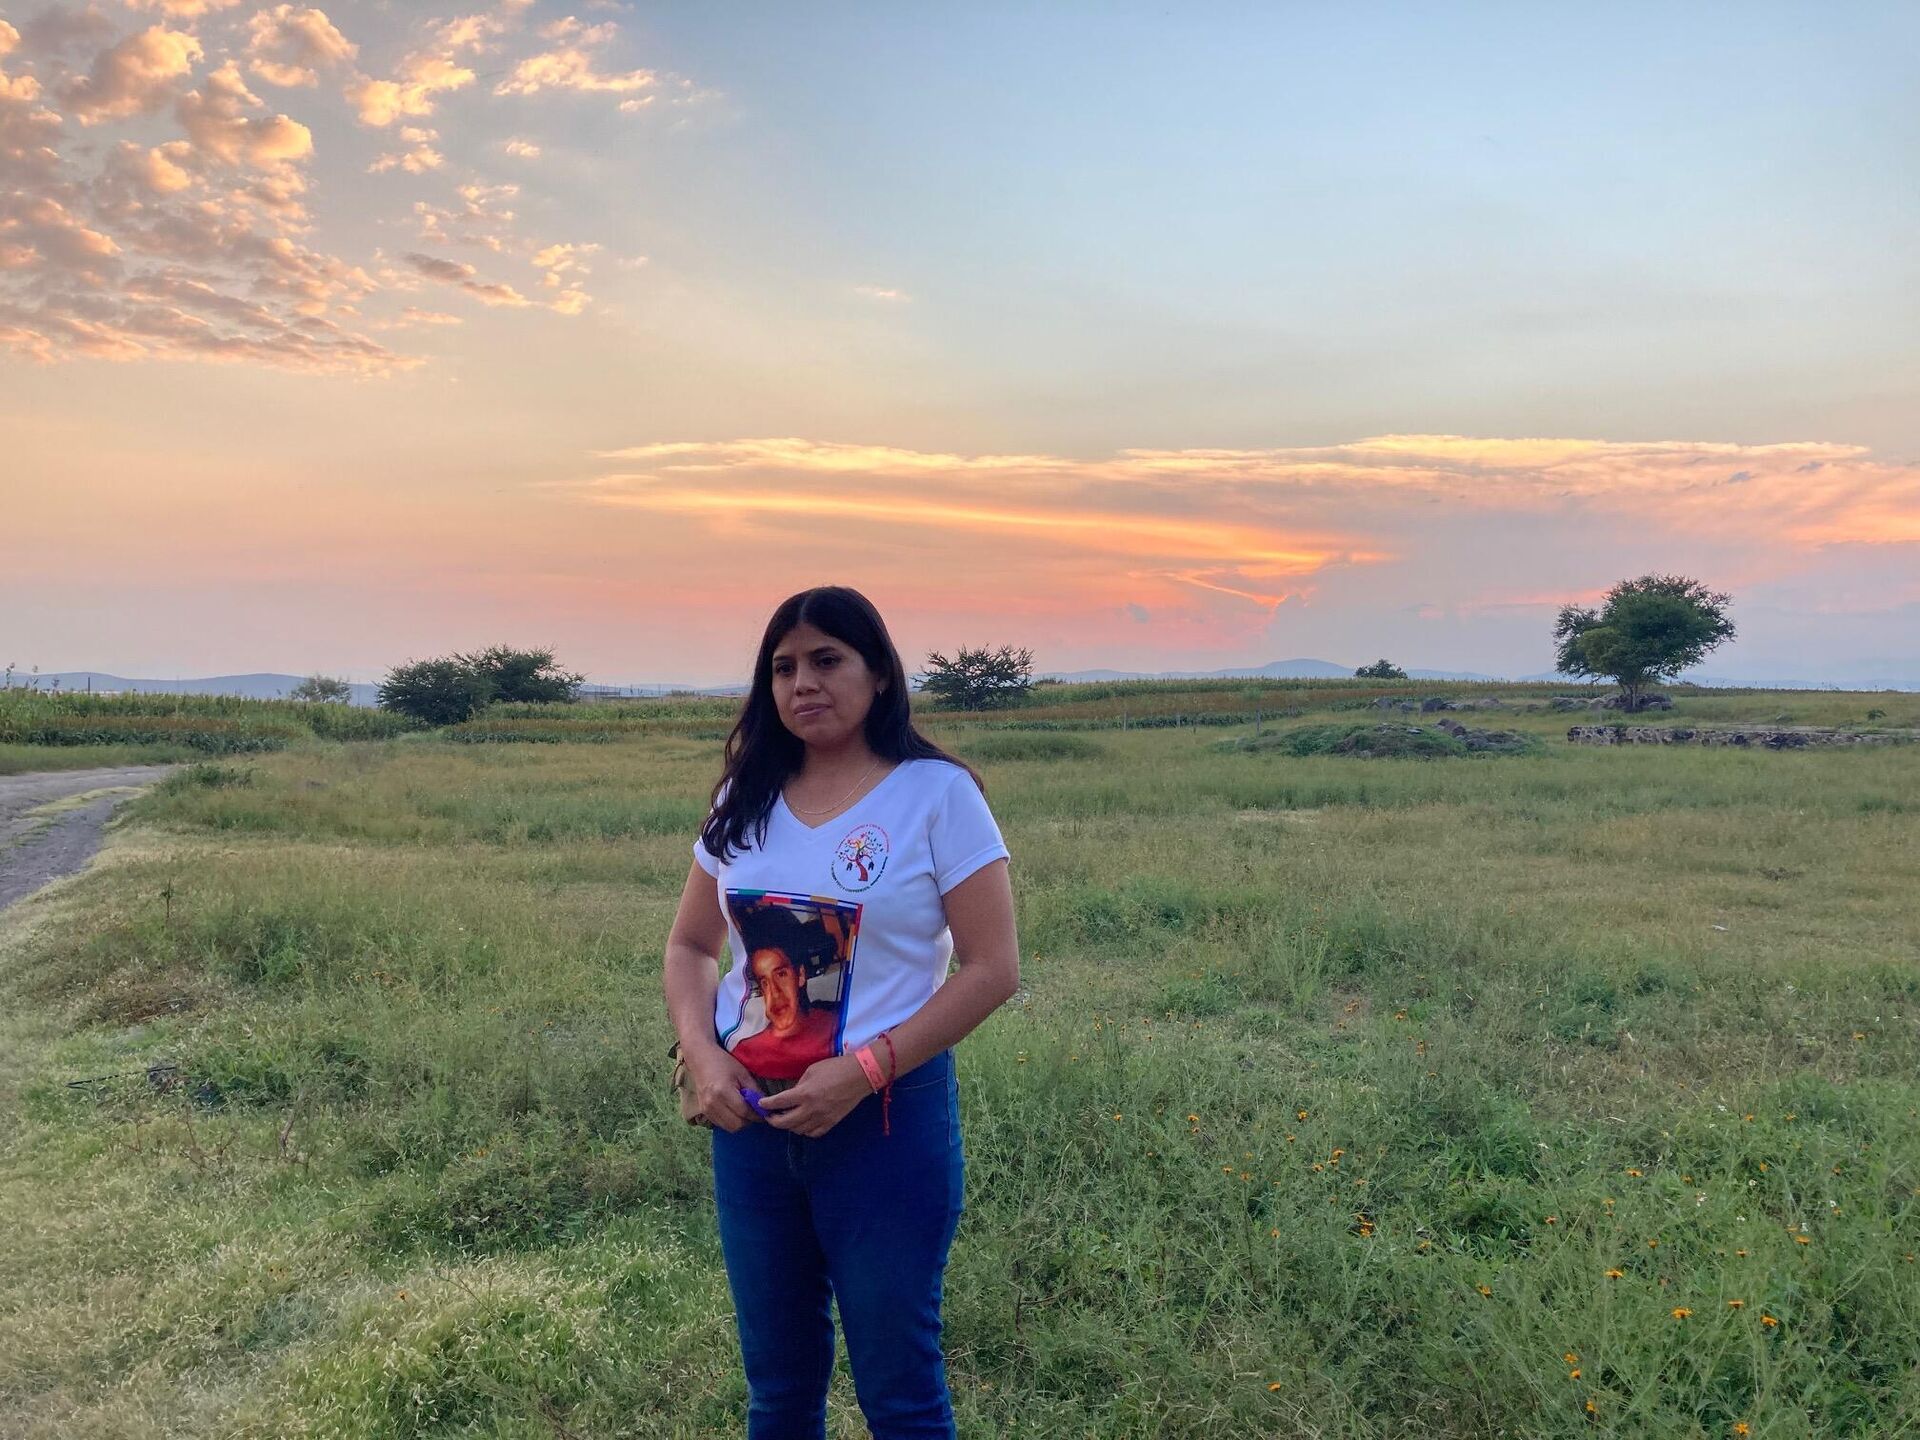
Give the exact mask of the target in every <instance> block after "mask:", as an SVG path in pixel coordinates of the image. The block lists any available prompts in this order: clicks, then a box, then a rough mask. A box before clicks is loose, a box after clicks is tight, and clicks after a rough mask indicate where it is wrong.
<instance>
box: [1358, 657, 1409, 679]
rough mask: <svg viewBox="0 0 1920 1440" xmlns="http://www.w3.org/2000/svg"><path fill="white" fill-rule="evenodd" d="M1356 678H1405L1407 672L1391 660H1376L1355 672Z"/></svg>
mask: <svg viewBox="0 0 1920 1440" xmlns="http://www.w3.org/2000/svg"><path fill="white" fill-rule="evenodd" d="M1353 675H1354V678H1355V679H1356V680H1404V679H1406V678H1407V672H1406V671H1404V670H1402V669H1401V668H1400V667H1399V666H1398V665H1396V664H1394V663H1393V662H1392V661H1391V660H1376V661H1374V662H1373V663H1372V664H1371V665H1362V666H1361V667H1360V668H1359V669H1358V670H1356V671H1354V672H1353Z"/></svg>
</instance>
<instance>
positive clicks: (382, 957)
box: [0, 682, 1920, 1440]
mask: <svg viewBox="0 0 1920 1440" xmlns="http://www.w3.org/2000/svg"><path fill="white" fill-rule="evenodd" d="M1486 693H1500V694H1503V695H1510V696H1524V695H1526V694H1532V695H1534V696H1535V697H1536V698H1537V697H1539V696H1543V695H1545V694H1546V693H1548V692H1547V691H1546V690H1542V689H1536V690H1534V691H1532V692H1526V691H1523V690H1521V689H1520V688H1519V687H1511V688H1499V689H1497V690H1495V689H1490V687H1487V686H1445V685H1440V686H1435V685H1430V684H1424V683H1418V684H1415V685H1413V686H1400V687H1395V686H1390V685H1366V684H1357V683H1356V684H1352V685H1342V684H1340V683H1337V682H1332V683H1330V682H1312V683H1310V684H1297V685H1290V686H1289V685H1278V686H1266V687H1261V688H1257V689H1252V688H1249V687H1248V686H1247V685H1245V684H1240V683H1234V684H1228V685H1218V684H1215V685H1210V686H1208V685H1197V684H1196V685H1188V686H1165V687H1154V686H1060V687H1047V688H1046V689H1045V690H1042V691H1041V692H1039V693H1038V694H1037V695H1036V699H1035V703H1034V704H1033V705H1032V706H1030V707H1027V708H1025V709H1022V710H1019V711H1012V712H1006V713H1003V714H998V715H988V716H981V717H973V716H968V717H945V716H940V715H928V716H925V717H923V723H924V726H925V728H926V729H927V730H928V732H929V733H930V734H932V735H933V736H934V737H935V738H936V739H938V740H939V741H940V742H941V743H942V744H944V745H947V746H949V747H950V748H951V749H953V750H954V751H955V752H956V753H959V754H961V755H963V756H965V757H967V758H968V759H970V760H972V761H973V762H974V763H975V764H976V765H977V766H978V767H979V769H980V770H981V771H982V773H983V774H984V775H985V777H986V779H987V782H988V788H989V799H990V802H991V804H992V805H993V808H994V811H995V813H996V815H997V816H998V818H999V820H1000V823H1001V826H1002V828H1003V830H1004V831H1005V833H1006V836H1007V840H1008V844H1009V846H1010V848H1011V849H1012V852H1013V857H1014V858H1013V865H1012V874H1013V882H1014V891H1015V898H1016V902H1017V904H1018V909H1019V919H1020V929H1021V941H1022V955H1023V977H1024V985H1023V989H1022V992H1021V994H1020V995H1019V996H1018V997H1017V998H1016V999H1015V1001H1013V1002H1011V1003H1010V1004H1009V1005H1007V1006H1006V1007H1004V1008H1003V1009H1002V1010H1001V1011H999V1012H998V1013H996V1014H995V1015H994V1016H993V1017H992V1018H991V1019H990V1020H989V1021H988V1022H987V1023H986V1024H985V1025H984V1026H982V1027H981V1028H980V1029H979V1030H978V1031H976V1032H975V1033H974V1034H973V1035H972V1036H971V1037H970V1038H969V1039H968V1040H967V1041H966V1042H965V1043H963V1044H962V1046H961V1047H960V1049H959V1052H958V1054H959V1062H960V1072H961V1105H962V1113H963V1121H964V1125H965V1133H966V1146H967V1167H968V1174H967V1203H968V1211H967V1215H966V1218H965V1220H964V1221H963V1223H962V1225H961V1229H960V1233H959V1238H958V1240H957V1241H956V1244H955V1248H954V1253H953V1259H952V1264H951V1267H950V1270H949V1272H948V1278H947V1287H946V1295H947V1299H946V1319H947V1348H948V1353H949V1357H950V1373H951V1380H952V1384H953V1391H954V1398H955V1404H956V1407H957V1409H958V1413H959V1417H960V1430H961V1434H962V1435H963V1436H999V1435H1031V1436H1036V1437H1051V1436H1073V1437H1079V1436H1091V1437H1101V1440H1106V1437H1146V1436H1209V1437H1211V1436H1326V1437H1336V1436H1337V1437H1355V1440H1358V1437H1386V1436H1394V1437H1405V1436H1433V1437H1467V1436H1474V1437H1478V1436H1487V1437H1493V1436H1509V1437H1523V1436H1526V1437H1533V1436H1538V1437H1551V1436H1574V1435H1599V1436H1619V1437H1629V1436H1630V1437H1722V1436H1733V1435H1740V1434H1751V1435H1754V1436H1766V1437H1793V1436H1814V1435H1818V1436H1869V1435H1870V1436H1900V1435H1920V1263H1916V1252H1920V884H1917V883H1916V877H1917V876H1920V746H1917V745H1892V746H1884V747H1870V748H1861V749H1858V750H1844V749H1841V750H1809V751H1800V752H1790V753H1779V754H1775V753H1765V752H1759V753H1753V752H1747V751H1741V750H1731V749H1695V748H1668V747H1642V746H1626V747H1617V748H1612V747H1609V748H1587V747H1575V746H1570V745H1568V744H1567V743H1566V742H1565V740H1564V738H1563V737H1564V735H1565V732H1566V728H1567V726H1568V725H1569V724H1570V723H1576V722H1580V721H1582V720H1584V719H1585V718H1587V717H1584V716H1582V715H1578V714H1574V715H1564V714H1553V713H1550V712H1527V713H1520V714H1511V715H1507V714H1501V713H1499V712H1483V713H1478V714H1473V715H1462V716H1460V717H1458V718H1461V719H1463V720H1465V721H1466V723H1468V724H1469V725H1472V726H1476V727H1482V726H1491V727H1501V728H1513V729H1516V730H1519V731H1522V732H1523V733H1525V734H1526V735H1528V736H1530V737H1532V739H1533V741H1534V742H1535V743H1534V744H1533V745H1532V747H1531V748H1530V750H1529V751H1528V753H1519V754H1511V755H1504V754H1503V755H1472V756H1457V757H1448V758H1438V759H1429V760H1419V759H1362V758H1354V757H1351V756H1343V755H1296V754H1291V753H1288V751H1287V749H1286V748H1285V747H1284V746H1282V745H1271V744H1269V745H1262V746H1260V747H1243V746H1240V745H1239V744H1238V743H1237V742H1239V741H1242V740H1244V739H1248V738H1251V737H1252V735H1253V731H1254V726H1255V723H1256V722H1255V719H1254V713H1253V712H1254V711H1256V710H1257V711H1258V712H1259V720H1258V724H1259V725H1260V727H1261V730H1262V735H1263V738H1264V737H1265V736H1268V735H1272V734H1274V733H1275V732H1276V731H1284V730H1286V729H1287V728H1288V727H1293V726H1307V725H1327V724H1334V723H1346V722H1350V721H1357V720H1362V719H1366V720H1372V719H1374V718H1385V717H1374V716H1371V715H1365V714H1361V713H1358V712H1360V711H1361V710H1363V709H1364V707H1365V706H1367V705H1368V704H1369V702H1370V701H1371V699H1372V698H1373V697H1375V696H1378V695H1381V694H1404V695H1410V696H1413V697H1415V698H1417V697H1418V696H1420V695H1428V694H1458V695H1467V694H1486ZM1676 694H1677V703H1676V708H1675V710H1674V712H1672V714H1671V716H1663V717H1658V718H1662V719H1667V718H1670V719H1672V720H1674V721H1675V722H1676V723H1698V722H1710V723H1720V722H1727V723H1732V722H1751V721H1765V722H1771V721H1774V720H1776V718H1777V717H1779V716H1781V715H1783V714H1790V715H1791V716H1792V717H1793V718H1794V720H1795V721H1796V722H1797V723H1803V724H1838V723H1846V724H1854V723H1875V724H1884V725H1887V726H1901V725H1905V726H1913V725H1920V696H1912V695H1844V694H1817V695H1808V694H1791V695H1788V694H1767V693H1764V692H1752V693H1738V694H1726V693H1719V692H1715V693H1713V694H1711V695H1700V694H1695V693H1690V692H1676ZM676 706H678V707H681V708H679V709H676ZM731 709H732V707H731V704H730V703H727V704H722V705H718V706H716V705H715V703H714V702H711V701H706V702H701V701H687V702H674V701H662V702H647V703H646V704H645V705H642V706H583V707H575V708H574V709H573V710H572V711H566V712H560V713H559V715H558V716H557V717H556V716H554V715H548V714H544V713H533V712H529V713H505V714H494V715H491V716H484V717H482V719H481V721H476V722H474V724H475V725H480V726H482V728H485V727H487V726H491V727H492V733H491V734H489V735H487V736H484V737H476V736H475V735H474V734H472V733H469V734H468V735H466V736H464V737H452V736H444V735H430V734H406V735H398V736H395V737H392V738H387V739H358V740H356V739H337V738H330V737H326V736H322V735H320V734H319V733H318V732H317V731H315V732H312V733H309V734H307V735H306V736H304V737H294V738H291V739H289V740H288V742H287V743H285V744H284V746H282V747H281V748H278V749H274V750H271V751H268V752H265V753H244V754H233V753H223V754H220V755H219V756H218V758H215V759H211V760H208V759H205V758H203V759H202V761H201V763H199V764H197V765H195V766H193V767H192V768H189V769H185V770H182V771H180V772H178V773H177V774H176V775H174V776H173V777H172V778H170V779H169V780H168V781H166V782H164V783H163V784H162V785H160V786H159V787H157V788H156V789H155V790H154V791H153V792H151V793H150V794H148V795H147V796H146V797H144V798H142V799H141V800H139V801H137V802H135V803H134V805H133V806H131V807H130V809H129V811H128V812H126V813H125V815H124V817H123V820H122V822H121V823H120V824H118V825H117V826H116V828H115V831H114V833H113V835H112V836H111V837H110V841H109V845H108V847H107V849H106V850H105V851H104V852H103V854H102V856H101V857H100V859H99V861H98V862H97V863H96V865H95V867H94V868H93V870H92V871H90V872H89V873H88V874H86V875H85V876H83V877H79V878H77V879H75V880H73V881H70V882H66V883H64V884H63V885H62V886H61V887H60V888H59V889H58V890H57V891H56V892H54V893H52V894H51V895H49V896H46V897H43V898H42V899H40V900H37V901H34V902H31V903H30V904H27V905H24V906H19V907H15V909H14V910H13V911H11V912H7V913H5V914H0V993H3V995H4V1006H0V1046H3V1047H4V1050H5V1053H6V1054H7V1055H8V1057H9V1063H8V1064H7V1065H6V1066H5V1067H4V1070H0V1225H3V1226H4V1227H5V1229H6V1231H7V1233H8V1236H9V1239H8V1243H7V1244H6V1245H5V1246H4V1247H0V1434H4V1435H8V1436H23V1437H43V1436H44V1437H54V1436H58V1437H62V1440H66V1437H109V1436H112V1437H122V1436H161V1435H167V1436H183V1435H194V1436H199V1435H206V1436H215V1435H218V1436H235V1437H262V1440H264V1437H280V1436H341V1437H346V1436H386V1437H412V1436H421V1437H425V1436H454V1435H488V1436H505V1437H527V1440H531V1437H576V1436H577V1437H587V1436H634V1437H668V1436H674V1437H693V1436H706V1435H727V1434H740V1433H743V1429H744V1422H743V1418H742V1417H743V1416H744V1405H745V1387H744V1382H743V1380H742V1378H741V1376H740V1373H739V1367H738V1358H737V1352H736V1350H735V1348H734V1335H733V1329H732V1316H731V1310H730V1306H729V1301H728V1297H727V1291H726V1282H725V1276H724V1272H723V1270H722V1267H721V1262H720V1253H719V1247H718V1243H717V1239H716V1235H715V1228H714V1224H713V1216H712V1199H711V1183H710V1178H709V1175H708V1165H707V1148H706V1146H707V1141H706V1136H705V1133H704V1132H701V1131H695V1130H691V1129H689V1128H688V1127H686V1126H684V1125H682V1124H681V1123H680V1122H679V1120H678V1118H677V1115H676V1113H675V1110H674V1106H673V1102H672V1097H671V1096H670V1095H669V1093H668V1091H667V1088H666V1073H667V1070H666V1067H667V1063H668V1062H667V1061H666V1058H665V1054H664V1052H665V1050H666V1047H667V1045H668V1043H669V1042H670V1040H671V1039H672V1034H671V1029H670V1027H669V1025H668V1023H667V1020H666V1017H665V1014H664V1010H663V1006H662V1003H661V999H660V993H659V968H660V951H661V946H662V944H663V941H664V938H665V935H666V930H667V926H668V924H669V921H670V919H671V916H672V913H673V910H674V907H675V903H676V900H677V897H678V895H679V892H680V888H681V885H682V883H683V882H684V880H685V877H686V874H687V870H688V866H689V864H690V860H691V845H692V842H693V837H694V834H695V831H696V829H697V827H698V824H699V822H700V820H701V818H702V816H703V815H704V813H705V802H706V796H707V792H708V789H709V787H710V785H711V783H712V780H713V778H714V776H715V772H716V766H717V757H718V752H719V743H718V736H719V735H720V734H721V733H723V732H724V729H725V726H726V724H727V722H728V719H729V717H730V714H731ZM1870 709H1876V710H1879V711H1881V712H1882V713H1881V714H1880V716H1878V717H1877V718H1875V719H1873V720H1872V721H1871V722H1869V717H1868V711H1869V710H1870ZM216 718H219V717H216ZM228 718H231V717H228ZM1392 718H1393V719H1394V720H1395V722H1396V723H1412V722H1414V721H1417V720H1419V719H1421V718H1422V717H1418V716H1411V717H1409V716H1394V717H1392ZM1424 718H1426V719H1427V720H1432V719H1434V718H1438V717H1432V716H1429V717H1424ZM274 723H275V724H282V723H285V724H288V725H290V724H291V723H292V722H291V720H289V719H287V718H286V717H281V718H279V719H276V720H275V721H274ZM530 727H531V729H533V730H537V731H540V732H541V733H538V734H530V733H527V732H528V731H529V728H530ZM568 727H572V728H571V729H569V728H568ZM309 730H310V731H311V730H312V727H309ZM510 732H511V733H510ZM0 738H5V737H3V736H0ZM456 738H465V739H469V740H472V739H475V738H485V739H493V740H497V739H509V740H528V739H534V740H541V741H545V742H546V743H466V744H460V743H450V742H451V741H452V740H453V739H456ZM569 741H590V742H592V743H567V742H569ZM63 748H64V749H65V753H66V754H68V755H79V754H82V753H85V752H84V751H83V750H81V749H76V748H71V747H63ZM101 763H113V762H101ZM876 1201H877V1203H884V1187H882V1188H880V1189H879V1190H877V1191H876ZM1742 1427H1745V1428H1742ZM829 1430H830V1433H831V1434H832V1435H834V1436H835V1437H842V1440H846V1437H855V1436H860V1435H864V1433H865V1431H864V1428H863V1426H862V1425H861V1423H860V1419H859V1414H858V1410H857V1408H856V1407H855V1405H854V1403H853V1396H852V1389H851V1385H850V1384H849V1383H848V1379H847V1375H846V1372H845V1367H844V1364H843V1365H842V1367H841V1370H840V1372H839V1374H838V1376H837V1378H836V1381H835V1391H834V1399H833V1407H832V1412H831V1416H830V1424H829Z"/></svg>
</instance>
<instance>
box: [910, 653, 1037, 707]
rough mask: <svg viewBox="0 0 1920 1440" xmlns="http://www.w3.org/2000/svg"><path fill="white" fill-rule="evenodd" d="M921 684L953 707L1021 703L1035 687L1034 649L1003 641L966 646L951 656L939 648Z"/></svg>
mask: <svg viewBox="0 0 1920 1440" xmlns="http://www.w3.org/2000/svg"><path fill="white" fill-rule="evenodd" d="M920 688H921V689H922V690H924V691H925V692H926V693H927V694H929V695H931V696H933V698H934V699H935V701H937V702H938V703H939V704H940V705H942V706H944V707H945V708H947V709H951V710H999V709H1004V708H1005V707H1006V706H1009V705H1017V704H1019V703H1020V701H1022V700H1024V699H1025V698H1026V695H1027V692H1028V691H1029V690H1031V689H1032V688H1033V651H1031V650H1028V649H1025V648H1024V647H1023V648H1021V649H1019V650H1016V649H1014V648H1013V647H1012V646H1011V645H1002V646H1001V647H1000V648H999V649H998V650H988V649H985V648H984V647H983V648H981V649H978V650H969V649H967V648H966V647H965V646H962V647H961V648H960V649H959V650H957V651H955V652H954V656H953V658H952V659H951V660H949V659H948V658H947V657H946V656H944V655H942V654H941V653H940V652H939V651H938V650H935V651H933V652H931V653H930V654H929V655H928V656H927V665H926V673H925V678H924V679H923V680H922V681H921V682H920Z"/></svg>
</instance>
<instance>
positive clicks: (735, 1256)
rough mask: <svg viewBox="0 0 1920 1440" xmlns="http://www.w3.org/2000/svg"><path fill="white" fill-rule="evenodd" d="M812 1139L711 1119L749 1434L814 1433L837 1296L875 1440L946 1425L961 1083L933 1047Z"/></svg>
mask: <svg viewBox="0 0 1920 1440" xmlns="http://www.w3.org/2000/svg"><path fill="white" fill-rule="evenodd" d="M880 1108H881V1107H880V1097H879V1096H878V1095H869V1096H867V1097H866V1098H865V1099H864V1100H862V1101H861V1102H860V1103H859V1104H858V1105H856V1106H854V1107H853V1109H852V1110H850V1111H848V1112H847V1114H846V1116H845V1118H843V1119H842V1120H841V1121H840V1123H839V1124H837V1125H835V1126H834V1127H833V1129H831V1130H829V1131H828V1132H827V1133H826V1134H825V1135H822V1136H820V1137H819V1138H818V1139H812V1140H810V1139H808V1138H807V1137H806V1136H804V1135H790V1134H788V1133H787V1132H786V1131H783V1130H776V1129H774V1128H773V1127H772V1126H771V1125H767V1124H754V1125H749V1126H747V1127H746V1129H744V1130H741V1131H738V1132H736V1133H734V1134H728V1133H727V1132H726V1131H724V1130H715V1131H714V1132H713V1193H714V1201H715V1205H716V1208H717V1209H718V1212H719V1219H720V1247H721V1250H722V1251H723V1253H724V1254H725V1255H726V1261H727V1284H728V1286H729V1288H730V1289H731V1290H732V1292H733V1307H734V1313H735V1316H736V1318H737V1320H738V1323H739V1329H740V1354H741V1358H742V1360H743V1361H744V1362H745V1364H746V1371H747V1436H748V1440H821V1437H822V1436H824V1435H825V1434H826V1424H827V1383H828V1380H829V1378H830V1377H831V1375H832V1373H833V1320H832V1317H831V1316H830V1315H829V1314H828V1311H827V1296H828V1294H829V1293H831V1294H832V1296H833V1298H834V1300H835V1301H836V1302H837V1304H838V1305H839V1309H840V1325H841V1328H842V1330H843V1331H844V1332H845V1334H846V1341H847V1358H848V1360H849V1361H850V1362H851V1364H852V1368H853V1388H854V1392H855V1393H856V1394H857V1395H858V1396H859V1398H860V1411H861V1413H862V1414H863V1415H864V1416H865V1417H866V1421H867V1427H868V1429H870V1430H871V1431H872V1432H873V1437H874V1440H909V1437H911V1440H921V1437H932V1436H938V1437H942V1440H948V1437H951V1436H952V1435H953V1434H954V1426H953V1405H952V1402H951V1400H950V1399H949V1398H948V1395H947V1376H946V1362H945V1359H944V1357H943V1356H942V1355H941V1353H940V1297H941V1276H942V1273H943V1272H944V1271H945V1269H946V1265H947V1249H948V1247H949V1246H950V1245H951V1244H952V1243H953V1235H954V1231H955V1230H956V1229H957V1228H958V1227H959V1224H960V1209H961V1198H960V1192H961V1185H962V1156H961V1148H960V1089H959V1083H958V1081H957V1079H956V1078H955V1074H954V1066H953V1052H952V1051H951V1050H943V1051H941V1052H940V1053H939V1054H938V1055H935V1056H934V1057H933V1058H932V1059H931V1060H928V1061H926V1062H925V1063H924V1064H921V1065H919V1066H917V1067H915V1068H914V1069H913V1070H910V1071H908V1072H907V1073H906V1074H905V1075H902V1076H901V1077H900V1078H899V1079H898V1080H896V1081H895V1082H894V1085H893V1104H892V1111H891V1122H892V1133H891V1134H888V1135H883V1134H881V1133H880Z"/></svg>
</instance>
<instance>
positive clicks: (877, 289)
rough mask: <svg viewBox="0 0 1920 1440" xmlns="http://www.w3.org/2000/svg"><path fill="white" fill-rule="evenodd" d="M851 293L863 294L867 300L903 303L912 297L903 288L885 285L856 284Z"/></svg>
mask: <svg viewBox="0 0 1920 1440" xmlns="http://www.w3.org/2000/svg"><path fill="white" fill-rule="evenodd" d="M853 293H854V294H856V295H864V296H866V297H867V299H869V300H886V301H890V302H892V303H894V304H904V303H906V302H907V301H909V300H911V299H912V298H913V297H912V296H911V295H909V294H907V292H906V291H904V290H896V289H894V288H892V287H891V286H887V285H856V286H854V287H853Z"/></svg>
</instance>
